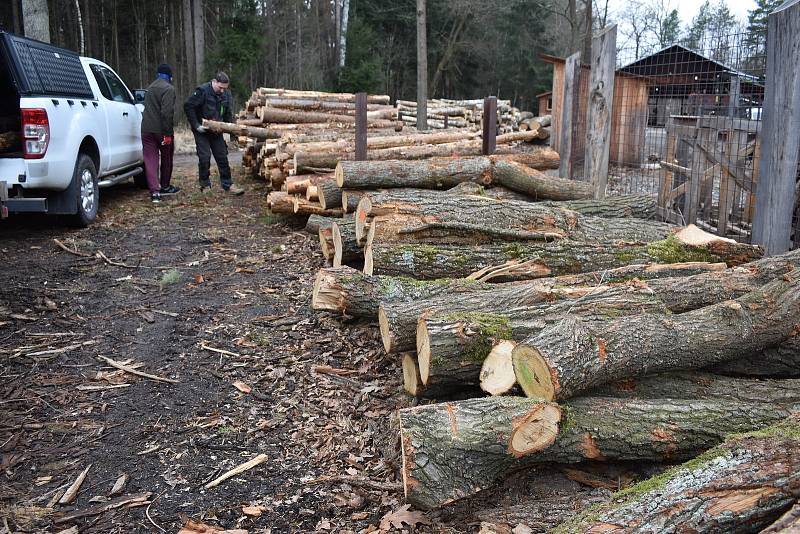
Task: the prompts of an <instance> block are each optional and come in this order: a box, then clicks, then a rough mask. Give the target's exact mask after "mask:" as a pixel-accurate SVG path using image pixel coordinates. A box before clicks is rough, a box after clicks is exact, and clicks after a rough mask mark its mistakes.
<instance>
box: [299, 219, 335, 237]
mask: <svg viewBox="0 0 800 534" xmlns="http://www.w3.org/2000/svg"><path fill="white" fill-rule="evenodd" d="M339 220H340V219H336V218H334V217H324V216H322V215H311V216H310V217H309V218H308V221H306V228H305V230H306V232H308V233H309V234H312V235H317V233H318V232H319V229H320V228H330V227H331V226H332V225H333V223H334V222H337V221H339Z"/></svg>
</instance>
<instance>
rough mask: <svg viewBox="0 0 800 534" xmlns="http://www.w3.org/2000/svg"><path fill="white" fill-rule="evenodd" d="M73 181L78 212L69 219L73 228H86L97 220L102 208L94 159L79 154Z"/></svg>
mask: <svg viewBox="0 0 800 534" xmlns="http://www.w3.org/2000/svg"><path fill="white" fill-rule="evenodd" d="M72 180H73V181H74V183H75V185H76V188H75V189H76V191H77V193H78V194H77V199H76V202H77V203H78V211H77V212H76V213H75V215H71V216H70V217H69V223H70V225H71V226H78V227H80V228H86V227H87V226H89V225H90V224H92V223H93V222H94V220H95V219H96V218H97V209H98V208H99V207H100V188H99V187H98V185H97V169H96V168H95V166H94V162H93V161H92V158H90V157H89V156H87V155H86V154H78V161H77V162H75V173H74V174H73V175H72Z"/></svg>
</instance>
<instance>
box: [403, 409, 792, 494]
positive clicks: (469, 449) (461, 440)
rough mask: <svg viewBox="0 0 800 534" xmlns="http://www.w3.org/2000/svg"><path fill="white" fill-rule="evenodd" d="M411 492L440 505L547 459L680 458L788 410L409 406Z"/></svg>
mask: <svg viewBox="0 0 800 534" xmlns="http://www.w3.org/2000/svg"><path fill="white" fill-rule="evenodd" d="M399 414H400V443H401V447H402V455H403V456H402V457H403V465H402V473H403V486H404V490H405V495H406V500H407V501H408V502H410V503H411V504H413V505H414V506H417V507H420V508H434V507H437V506H441V505H443V504H446V503H448V502H451V501H453V500H456V499H460V498H463V497H466V496H469V495H472V494H474V493H476V492H477V491H479V490H480V489H483V488H486V487H489V486H491V485H492V484H494V483H495V482H497V481H498V480H499V479H501V478H502V477H504V476H505V475H506V474H508V473H509V472H510V471H512V470H516V469H520V468H523V467H528V466H531V465H534V464H537V463H540V462H559V463H577V462H581V461H585V460H633V461H645V460H649V461H664V460H668V461H678V460H683V459H688V458H691V457H693V456H695V455H697V454H699V453H701V452H703V451H705V450H707V449H709V448H711V447H714V446H715V445H717V444H719V443H720V442H721V441H722V440H723V439H724V437H725V436H726V435H727V434H730V433H731V432H743V431H749V430H753V429H758V428H763V427H766V426H767V425H769V424H772V423H775V422H777V421H780V420H781V419H783V418H785V417H786V416H787V415H788V414H789V410H788V409H786V408H783V407H781V406H775V405H771V404H769V403H751V402H736V401H726V400H698V399H694V400H677V399H675V400H673V399H651V400H647V399H645V400H641V399H614V398H603V397H585V398H580V399H574V400H572V401H569V402H568V403H565V404H563V405H562V406H561V407H559V406H557V405H555V404H550V403H547V402H543V401H538V400H534V399H524V398H521V397H487V398H481V399H468V400H464V401H459V402H448V403H442V404H429V405H425V406H417V407H415V408H407V409H403V410H400V412H399Z"/></svg>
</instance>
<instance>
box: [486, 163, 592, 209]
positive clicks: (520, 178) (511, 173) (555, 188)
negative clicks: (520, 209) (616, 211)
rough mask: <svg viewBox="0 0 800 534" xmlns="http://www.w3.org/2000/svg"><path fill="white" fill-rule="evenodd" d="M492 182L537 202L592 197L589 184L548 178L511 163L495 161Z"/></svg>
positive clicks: (530, 169) (555, 177)
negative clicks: (523, 194)
mask: <svg viewBox="0 0 800 534" xmlns="http://www.w3.org/2000/svg"><path fill="white" fill-rule="evenodd" d="M493 181H494V183H497V184H499V185H503V186H505V187H508V188H509V189H513V190H514V191H519V192H521V193H525V194H526V195H528V196H530V197H531V198H533V199H537V200H574V199H586V198H592V195H593V190H592V185H591V184H590V183H589V182H579V181H577V180H565V179H563V178H559V177H558V176H549V175H547V174H544V173H543V172H540V171H537V170H535V169H532V168H530V167H528V166H526V165H522V164H520V163H516V162H513V161H502V160H501V161H496V162H495V164H494V180H493Z"/></svg>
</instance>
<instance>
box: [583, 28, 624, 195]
mask: <svg viewBox="0 0 800 534" xmlns="http://www.w3.org/2000/svg"><path fill="white" fill-rule="evenodd" d="M616 63H617V25H616V24H612V25H611V26H606V27H605V28H603V30H602V31H601V32H600V33H599V34H597V35H596V36H595V38H594V39H593V41H592V62H591V68H592V72H591V78H590V81H589V107H588V112H587V118H586V162H585V164H584V178H585V179H587V180H590V181H591V182H592V183H593V184H594V198H597V199H600V198H605V196H606V184H607V183H608V154H609V146H610V143H611V107H612V104H613V102H614V70H615V69H616Z"/></svg>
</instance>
